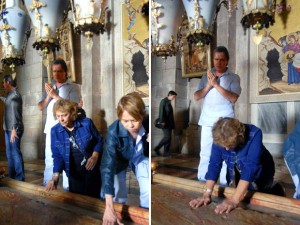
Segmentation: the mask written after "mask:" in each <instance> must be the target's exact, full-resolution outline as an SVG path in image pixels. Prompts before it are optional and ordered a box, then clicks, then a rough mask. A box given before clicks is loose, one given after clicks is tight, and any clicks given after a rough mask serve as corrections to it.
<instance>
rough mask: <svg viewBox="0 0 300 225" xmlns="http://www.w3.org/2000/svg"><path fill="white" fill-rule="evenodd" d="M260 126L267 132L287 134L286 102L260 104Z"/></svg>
mask: <svg viewBox="0 0 300 225" xmlns="http://www.w3.org/2000/svg"><path fill="white" fill-rule="evenodd" d="M258 126H259V127H260V128H261V129H262V131H263V133H266V134H286V133H287V108H286V102H279V103H268V104H259V105H258Z"/></svg>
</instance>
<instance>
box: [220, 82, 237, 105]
mask: <svg viewBox="0 0 300 225" xmlns="http://www.w3.org/2000/svg"><path fill="white" fill-rule="evenodd" d="M214 88H215V89H217V91H218V92H219V93H220V94H221V95H222V96H223V97H224V98H226V99H228V100H229V101H231V102H232V103H235V102H236V101H237V100H238V98H239V95H237V94H236V93H234V92H231V91H228V90H226V89H224V88H223V87H222V86H220V85H219V84H218V83H216V84H214Z"/></svg>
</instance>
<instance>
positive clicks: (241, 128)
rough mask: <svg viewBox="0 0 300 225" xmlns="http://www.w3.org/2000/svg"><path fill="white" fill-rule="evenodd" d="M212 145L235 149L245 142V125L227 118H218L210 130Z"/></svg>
mask: <svg viewBox="0 0 300 225" xmlns="http://www.w3.org/2000/svg"><path fill="white" fill-rule="evenodd" d="M212 133H213V139H214V143H216V144H217V145H220V146H223V147H230V148H235V147H237V146H239V145H242V144H244V142H245V125H244V124H243V123H241V122H240V121H239V120H237V119H234V118H229V117H224V118H220V119H219V120H218V121H217V122H216V123H215V124H214V126H213V129H212Z"/></svg>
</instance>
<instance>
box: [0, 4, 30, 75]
mask: <svg viewBox="0 0 300 225" xmlns="http://www.w3.org/2000/svg"><path fill="white" fill-rule="evenodd" d="M22 7H23V9H22ZM0 16H1V21H0V33H1V41H2V58H1V62H2V63H3V64H5V65H8V66H10V68H11V69H12V71H14V68H15V66H19V65H23V64H24V63H25V60H24V57H25V49H26V46H27V41H28V38H29V36H30V18H29V16H28V15H27V13H26V12H25V11H24V5H20V3H19V1H18V0H14V1H6V8H5V9H1V15H0Z"/></svg>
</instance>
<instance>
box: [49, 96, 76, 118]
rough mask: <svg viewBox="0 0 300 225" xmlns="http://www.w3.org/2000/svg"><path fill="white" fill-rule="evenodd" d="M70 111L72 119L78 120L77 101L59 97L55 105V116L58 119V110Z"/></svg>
mask: <svg viewBox="0 0 300 225" xmlns="http://www.w3.org/2000/svg"><path fill="white" fill-rule="evenodd" d="M57 111H60V112H64V113H65V112H67V113H70V115H71V118H72V120H73V121H74V120H76V117H77V105H76V103H74V102H72V101H70V100H68V99H59V100H57V102H55V104H54V106H53V116H54V118H55V119H56V112H57Z"/></svg>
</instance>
